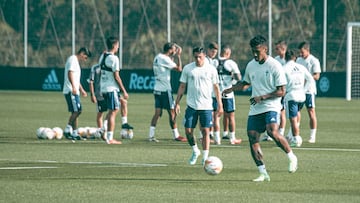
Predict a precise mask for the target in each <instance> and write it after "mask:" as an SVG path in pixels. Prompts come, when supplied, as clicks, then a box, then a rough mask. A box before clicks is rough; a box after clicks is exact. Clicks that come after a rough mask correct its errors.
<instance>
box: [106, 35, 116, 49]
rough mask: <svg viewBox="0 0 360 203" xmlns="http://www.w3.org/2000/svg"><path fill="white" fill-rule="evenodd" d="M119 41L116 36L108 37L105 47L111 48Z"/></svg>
mask: <svg viewBox="0 0 360 203" xmlns="http://www.w3.org/2000/svg"><path fill="white" fill-rule="evenodd" d="M117 42H119V39H118V38H116V37H108V38H107V39H106V46H107V49H112V48H114V44H115V43H117Z"/></svg>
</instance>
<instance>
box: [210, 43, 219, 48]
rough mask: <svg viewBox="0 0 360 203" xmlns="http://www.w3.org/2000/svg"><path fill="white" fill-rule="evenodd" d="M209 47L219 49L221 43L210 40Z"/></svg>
mask: <svg viewBox="0 0 360 203" xmlns="http://www.w3.org/2000/svg"><path fill="white" fill-rule="evenodd" d="M208 48H209V49H219V45H218V44H217V43H216V42H210V44H209V46H208Z"/></svg>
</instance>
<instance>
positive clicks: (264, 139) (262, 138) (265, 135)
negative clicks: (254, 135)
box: [260, 134, 273, 141]
mask: <svg viewBox="0 0 360 203" xmlns="http://www.w3.org/2000/svg"><path fill="white" fill-rule="evenodd" d="M260 141H273V139H272V138H271V137H270V136H269V135H267V134H264V135H263V136H262V137H261V138H260Z"/></svg>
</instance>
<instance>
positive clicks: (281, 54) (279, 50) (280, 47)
mask: <svg viewBox="0 0 360 203" xmlns="http://www.w3.org/2000/svg"><path fill="white" fill-rule="evenodd" d="M286 50H287V43H286V42H285V41H284V40H280V41H277V42H276V43H275V52H276V54H277V55H276V56H275V57H274V58H275V59H276V60H277V61H279V62H280V63H281V65H285V63H286V61H285V52H286ZM281 104H282V108H281V111H280V125H279V133H280V134H281V135H284V131H285V126H286V115H285V104H284V97H282V98H281ZM290 131H291V129H290ZM261 140H262V141H272V138H271V137H270V136H269V135H267V134H266V132H265V134H264V136H263V137H262V139H261Z"/></svg>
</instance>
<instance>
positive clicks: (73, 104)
mask: <svg viewBox="0 0 360 203" xmlns="http://www.w3.org/2000/svg"><path fill="white" fill-rule="evenodd" d="M64 96H65V100H66V103H67V106H68V111H69V112H81V110H82V106H81V101H80V96H79V95H73V94H72V93H71V92H69V93H67V94H64Z"/></svg>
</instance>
